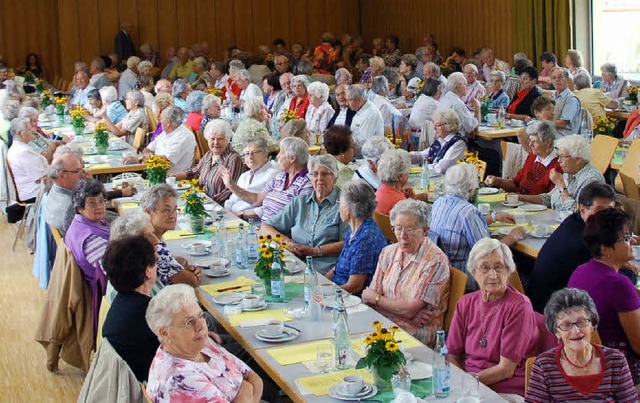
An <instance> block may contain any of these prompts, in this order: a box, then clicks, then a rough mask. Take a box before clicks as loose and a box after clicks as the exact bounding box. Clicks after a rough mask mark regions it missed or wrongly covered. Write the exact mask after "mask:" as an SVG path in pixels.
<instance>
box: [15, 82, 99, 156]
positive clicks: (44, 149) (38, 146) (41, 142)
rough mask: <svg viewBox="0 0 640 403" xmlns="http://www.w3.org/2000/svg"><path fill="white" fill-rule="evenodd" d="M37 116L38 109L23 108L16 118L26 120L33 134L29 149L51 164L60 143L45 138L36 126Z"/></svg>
mask: <svg viewBox="0 0 640 403" xmlns="http://www.w3.org/2000/svg"><path fill="white" fill-rule="evenodd" d="M96 92H97V91H96ZM38 116H39V113H38V109H36V108H34V107H32V106H23V107H22V109H20V112H19V113H18V118H19V119H27V121H28V123H29V125H30V126H31V130H30V131H31V133H32V134H33V140H31V141H30V142H29V147H31V148H32V149H33V150H34V151H36V152H38V153H40V154H42V155H43V156H44V157H45V158H46V159H47V163H51V158H52V156H53V152H54V151H55V150H56V148H58V146H59V145H60V144H61V143H60V142H58V141H52V140H50V139H48V138H47V135H46V134H45V133H44V131H42V129H41V128H40V127H39V126H38Z"/></svg>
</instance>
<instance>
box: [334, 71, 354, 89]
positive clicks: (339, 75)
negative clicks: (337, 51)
mask: <svg viewBox="0 0 640 403" xmlns="http://www.w3.org/2000/svg"><path fill="white" fill-rule="evenodd" d="M334 77H335V79H336V87H337V86H338V85H341V84H344V85H351V84H352V82H353V74H351V72H350V71H349V70H347V69H346V68H344V67H340V68H339V69H338V70H336V74H334Z"/></svg>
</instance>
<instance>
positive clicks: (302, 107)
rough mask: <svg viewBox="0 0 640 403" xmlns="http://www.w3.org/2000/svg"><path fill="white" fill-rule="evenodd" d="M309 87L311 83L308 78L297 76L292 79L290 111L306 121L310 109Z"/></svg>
mask: <svg viewBox="0 0 640 403" xmlns="http://www.w3.org/2000/svg"><path fill="white" fill-rule="evenodd" d="M298 67H300V66H298ZM308 86H309V81H308V80H307V77H305V76H303V75H297V76H294V77H293V78H292V79H291V90H292V91H293V98H292V99H291V102H290V103H289V110H292V111H295V112H296V115H298V117H299V118H300V119H305V118H306V117H307V110H308V109H309V102H310V100H309V93H308V92H307V87H308Z"/></svg>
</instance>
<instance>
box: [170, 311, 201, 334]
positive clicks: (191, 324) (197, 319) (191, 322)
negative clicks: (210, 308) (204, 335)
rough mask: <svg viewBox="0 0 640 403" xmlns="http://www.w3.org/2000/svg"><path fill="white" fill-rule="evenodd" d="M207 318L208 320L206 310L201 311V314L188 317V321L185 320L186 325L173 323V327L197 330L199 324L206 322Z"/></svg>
mask: <svg viewBox="0 0 640 403" xmlns="http://www.w3.org/2000/svg"><path fill="white" fill-rule="evenodd" d="M206 320H207V317H206V316H205V314H204V312H200V315H198V316H194V317H193V318H189V319H187V320H186V322H184V325H182V326H173V325H172V326H171V327H180V328H187V329H191V330H196V329H197V328H198V325H199V324H202V323H203V322H205V323H206Z"/></svg>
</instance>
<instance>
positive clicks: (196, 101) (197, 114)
mask: <svg viewBox="0 0 640 403" xmlns="http://www.w3.org/2000/svg"><path fill="white" fill-rule="evenodd" d="M206 95H207V94H205V92H204V91H192V92H191V93H190V94H189V95H188V96H187V108H188V109H187V110H188V111H189V114H188V115H187V120H185V122H184V124H185V125H187V126H189V127H190V128H191V130H192V131H193V132H194V133H195V132H197V131H198V130H200V126H201V124H202V118H203V117H204V115H203V114H202V100H203V99H204V97H205V96H206Z"/></svg>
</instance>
